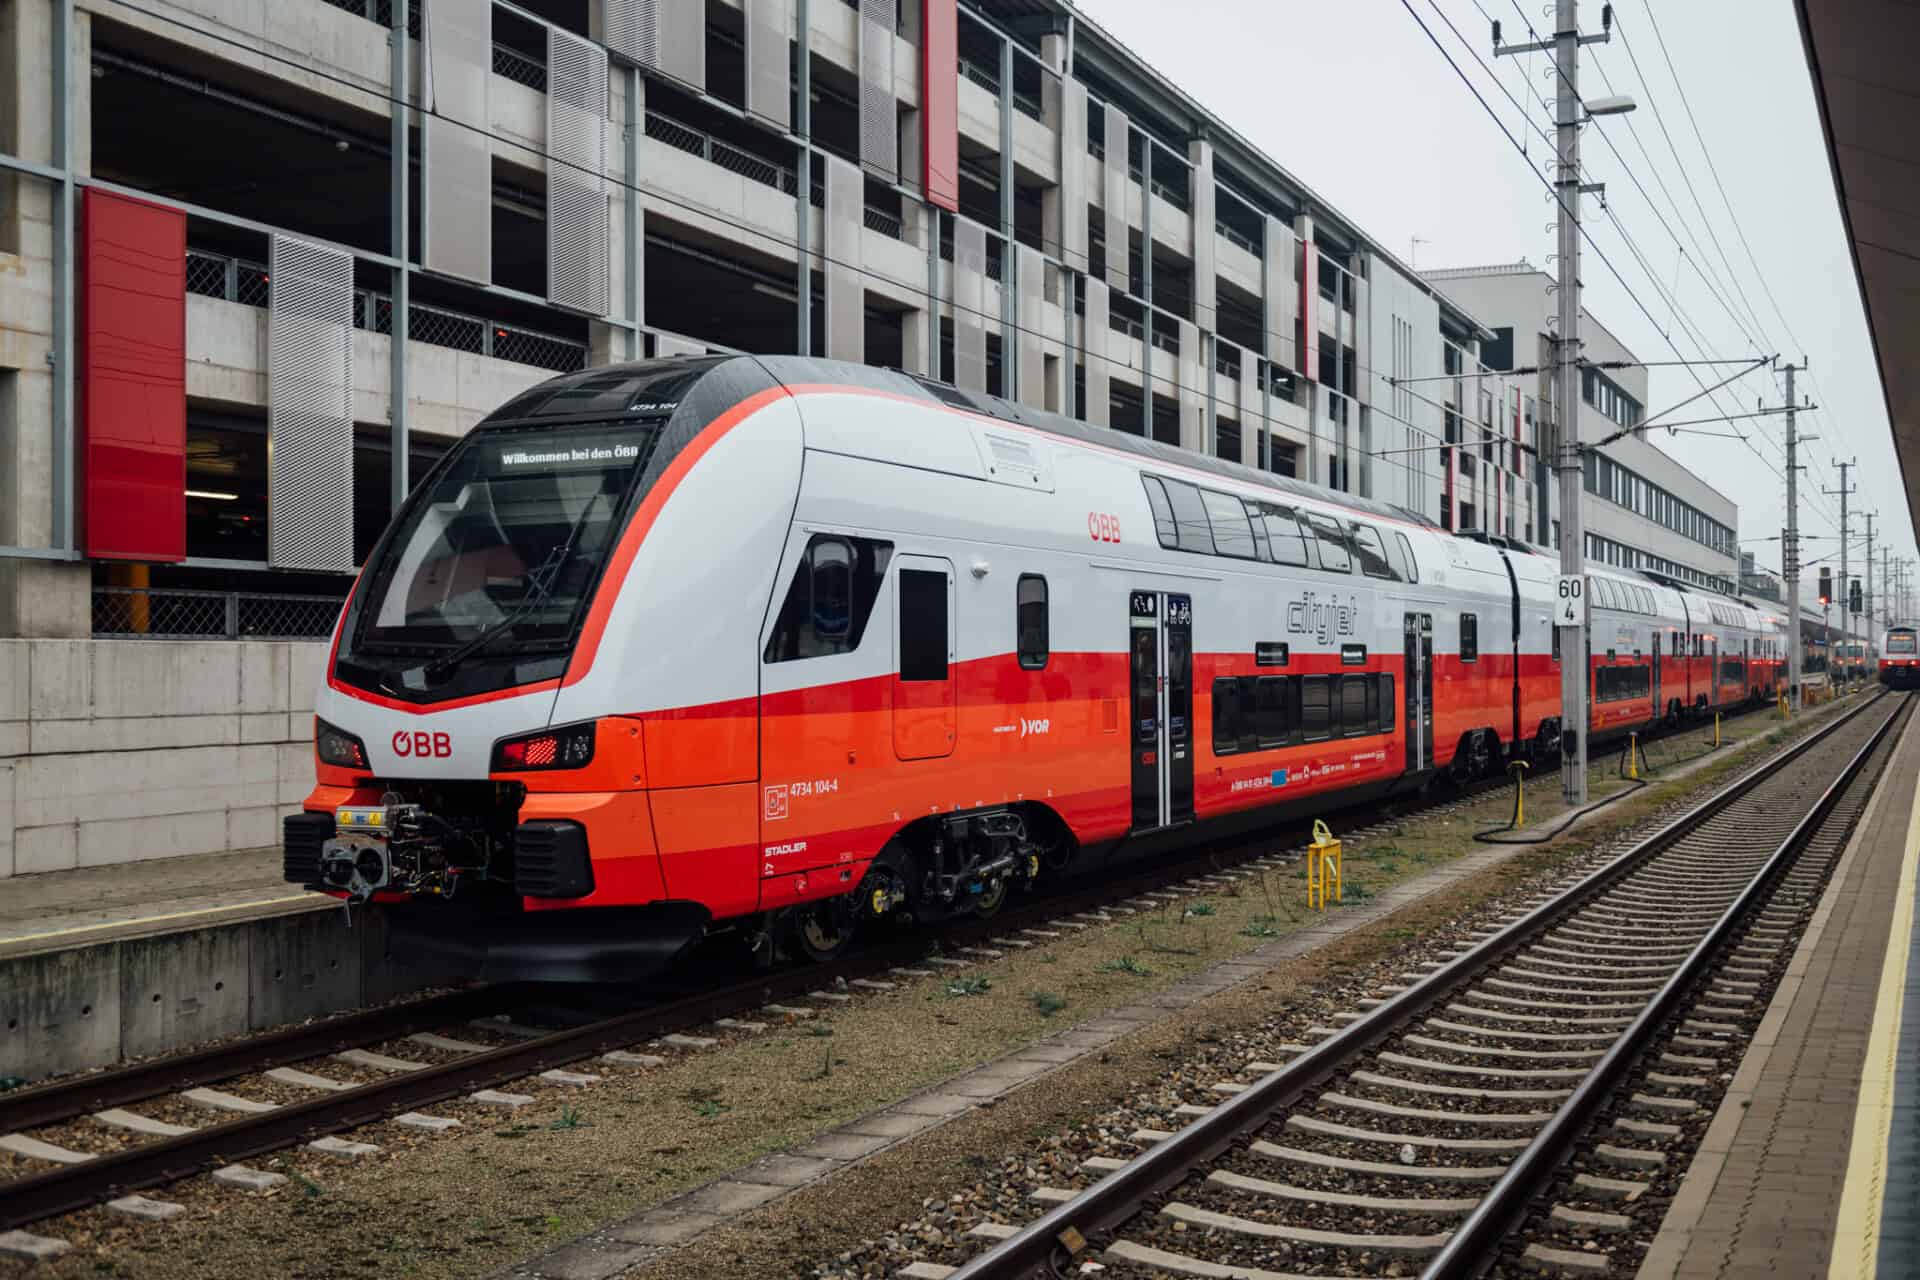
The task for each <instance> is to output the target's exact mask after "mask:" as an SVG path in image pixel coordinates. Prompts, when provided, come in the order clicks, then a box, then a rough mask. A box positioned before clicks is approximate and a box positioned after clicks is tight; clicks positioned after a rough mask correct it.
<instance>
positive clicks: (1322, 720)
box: [1300, 676, 1333, 742]
mask: <svg viewBox="0 0 1920 1280" xmlns="http://www.w3.org/2000/svg"><path fill="white" fill-rule="evenodd" d="M1331 683H1332V677H1330V676H1305V677H1302V679H1301V681H1300V730H1301V733H1302V735H1303V736H1304V737H1305V738H1306V740H1307V741H1308V742H1318V741H1320V740H1321V739H1323V738H1327V737H1331V736H1332V734H1333V723H1332V713H1333V708H1332V705H1331V698H1332V694H1333V691H1332V689H1331V688H1329V687H1328V686H1329V685H1330V684H1331Z"/></svg>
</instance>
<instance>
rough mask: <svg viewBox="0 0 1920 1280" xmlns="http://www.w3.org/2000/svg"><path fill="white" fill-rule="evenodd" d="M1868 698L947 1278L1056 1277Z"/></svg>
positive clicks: (1821, 738) (1838, 725)
mask: <svg viewBox="0 0 1920 1280" xmlns="http://www.w3.org/2000/svg"><path fill="white" fill-rule="evenodd" d="M1878 701H1879V699H1878V698H1877V697H1876V698H1874V699H1872V700H1871V701H1869V702H1866V703H1863V704H1862V705H1861V706H1859V707H1856V708H1854V709H1853V710H1851V711H1849V712H1847V713H1846V714H1845V715H1844V716H1841V717H1840V718H1838V719H1836V720H1834V721H1832V722H1831V723H1829V724H1826V725H1823V726H1822V727H1821V728H1820V729H1818V730H1816V731H1815V732H1813V733H1811V734H1809V735H1808V736H1807V737H1806V738H1804V739H1802V740H1801V741H1799V742H1797V743H1794V744H1793V745H1791V746H1789V747H1788V748H1786V749H1785V750H1784V751H1782V752H1779V753H1777V754H1775V755H1773V756H1771V757H1769V758H1767V759H1766V760H1763V761H1760V762H1758V763H1757V764H1755V765H1754V766H1753V768H1751V769H1749V770H1747V771H1746V772H1745V773H1743V774H1742V775H1741V776H1740V777H1739V778H1737V779H1735V780H1734V781H1733V782H1731V783H1729V784H1728V785H1726V786H1725V787H1722V788H1721V789H1720V790H1719V791H1716V792H1715V793H1714V794H1713V795H1711V796H1709V797H1707V798H1706V799H1705V800H1703V801H1701V802H1700V803H1699V804H1698V805H1695V806H1694V807H1693V808H1692V809H1689V810H1688V811H1687V812H1685V813H1683V814H1681V815H1679V816H1678V817H1676V818H1674V819H1673V820H1672V821H1670V822H1668V823H1667V824H1666V825H1665V826H1663V827H1661V828H1660V829H1659V830H1658V831H1655V832H1654V833H1652V834H1651V835H1649V836H1647V837H1646V838H1644V839H1643V840H1641V841H1640V842H1639V843H1637V844H1635V845H1634V846H1633V847H1632V848H1631V849H1628V850H1626V851H1624V852H1623V853H1621V854H1620V855H1619V856H1618V857H1616V858H1614V859H1612V860H1611V861H1610V862H1608V863H1607V864H1606V865H1605V866H1603V867H1600V868H1598V869H1596V870H1595V871H1593V872H1591V873H1590V874H1588V875H1587V876H1585V877H1584V878H1582V879H1581V880H1580V881H1579V882H1578V883H1576V884H1574V885H1572V886H1570V887H1568V888H1567V889H1566V890H1564V891H1562V892H1561V893H1560V894H1558V895H1557V896H1555V897H1554V898H1553V899H1552V900H1551V901H1548V902H1545V903H1542V904H1541V905H1540V906H1538V907H1536V908H1534V909H1533V910H1532V911H1530V912H1528V913H1527V914H1526V915H1524V916H1522V917H1521V918H1520V919H1518V920H1516V921H1514V922H1513V923H1512V924H1510V925H1508V926H1506V927H1505V928H1503V929H1501V930H1500V931H1499V932H1497V933H1495V934H1494V935H1492V936H1491V937H1488V938H1485V939H1483V940H1482V941H1481V942H1479V943H1477V944H1476V945H1474V946H1473V947H1471V948H1469V949H1468V950H1466V951H1464V952H1462V953H1461V954H1460V955H1458V956H1456V957H1454V958H1453V959H1452V960H1450V961H1448V962H1447V963H1446V964H1444V965H1442V966H1441V967H1440V968H1438V969H1436V970H1434V971H1433V972H1432V973H1431V974H1429V975H1427V976H1426V977H1425V978H1423V979H1421V980H1420V981H1418V982H1415V983H1413V984H1412V985H1411V986H1409V987H1408V988H1407V989H1406V990H1405V991H1402V992H1401V993H1399V994H1398V995H1395V996H1393V997H1391V998H1389V999H1388V1000H1386V1001H1385V1002H1384V1003H1382V1004H1380V1005H1378V1006H1376V1007H1375V1008H1374V1009H1373V1010H1372V1011H1371V1012H1370V1013H1368V1014H1366V1015H1365V1016H1363V1017H1361V1018H1359V1019H1357V1020H1356V1021H1354V1022H1352V1023H1349V1024H1348V1025H1347V1026H1346V1027H1345V1028H1344V1029H1343V1030H1342V1031H1341V1032H1340V1033H1339V1034H1337V1035H1332V1036H1328V1037H1326V1038H1325V1039H1323V1040H1321V1041H1320V1042H1319V1043H1318V1044H1316V1045H1314V1046H1313V1047H1312V1048H1310V1049H1308V1050H1307V1051H1306V1052H1305V1053H1303V1054H1301V1055H1300V1056H1298V1057H1297V1058H1295V1059H1293V1060H1292V1061H1291V1062H1289V1063H1287V1064H1286V1065H1285V1066H1283V1067H1281V1068H1280V1070H1278V1071H1275V1072H1273V1073H1272V1074H1270V1075H1268V1076H1266V1077H1264V1078H1263V1079H1261V1080H1259V1081H1258V1082H1256V1083H1255V1084H1253V1085H1252V1086H1251V1087H1249V1088H1248V1089H1246V1090H1245V1091H1244V1092H1242V1093H1238V1094H1235V1095H1234V1096H1233V1097H1231V1098H1228V1099H1227V1100H1226V1101H1224V1102H1222V1103H1220V1104H1219V1105H1217V1106H1215V1107H1214V1108H1213V1109H1212V1110H1210V1111H1209V1112H1207V1114H1206V1115H1204V1116H1200V1117H1198V1118H1197V1119H1195V1120H1194V1122H1193V1123H1192V1124H1189V1125H1188V1126H1186V1127H1185V1128H1184V1129H1181V1130H1180V1131H1178V1132H1177V1133H1175V1134H1174V1135H1173V1136H1171V1137H1169V1138H1163V1139H1161V1140H1160V1141H1159V1142H1157V1143H1155V1144H1154V1145H1153V1146H1152V1147H1150V1148H1149V1149H1148V1150H1147V1151H1146V1152H1144V1153H1143V1154H1141V1155H1140V1156H1138V1157H1137V1158H1135V1159H1133V1160H1131V1161H1129V1162H1127V1164H1126V1165H1124V1166H1122V1167H1121V1168H1119V1169H1116V1170H1114V1171H1113V1172H1112V1173H1110V1174H1108V1175H1107V1176H1106V1177H1104V1178H1102V1179H1101V1180H1100V1181H1098V1182H1096V1183H1094V1184H1093V1185H1092V1186H1091V1187H1088V1188H1087V1189H1086V1190H1085V1191H1082V1192H1081V1193H1080V1194H1079V1195H1077V1196H1075V1197H1074V1198H1073V1199H1072V1200H1069V1201H1067V1202H1066V1203H1065V1204H1061V1205H1058V1206H1056V1207H1055V1208H1053V1209H1051V1210H1049V1211H1047V1212H1046V1213H1045V1214H1043V1215H1041V1216H1040V1217H1039V1218H1037V1219H1035V1220H1034V1221H1033V1222H1031V1223H1029V1224H1027V1226H1025V1227H1023V1228H1022V1229H1021V1230H1020V1231H1018V1232H1016V1233H1015V1234H1014V1235H1011V1236H1008V1237H1007V1238H1006V1239H1005V1240H1003V1241H1001V1242H1000V1243H999V1244H997V1245H995V1246H994V1247H993V1248H991V1249H989V1250H988V1251H987V1252H985V1253H982V1254H979V1255H977V1256H976V1257H974V1258H973V1259H971V1260H970V1261H968V1262H966V1263H965V1264H963V1265H962V1266H961V1267H960V1268H959V1269H958V1270H956V1271H954V1272H953V1273H952V1275H950V1276H949V1277H948V1280H1014V1278H1015V1277H1022V1278H1024V1277H1027V1276H1041V1277H1047V1278H1048V1280H1051V1277H1053V1276H1054V1275H1056V1274H1058V1272H1057V1271H1056V1270H1055V1269H1054V1268H1053V1266H1052V1264H1053V1262H1054V1260H1055V1259H1056V1257H1060V1256H1070V1255H1072V1254H1074V1253H1076V1252H1078V1250H1079V1248H1080V1247H1081V1244H1082V1242H1084V1241H1085V1239H1086V1238H1087V1237H1089V1236H1090V1235H1092V1234H1093V1233H1095V1232H1099V1231H1105V1230H1109V1229H1111V1228H1113V1227H1116V1226H1118V1225H1119V1224H1120V1223H1122V1222H1124V1221H1126V1220H1127V1219H1128V1218H1130V1217H1132V1216H1133V1214H1134V1213H1135V1212H1137V1211H1138V1210H1139V1208H1140V1206H1141V1205H1143V1204H1145V1203H1146V1202H1147V1201H1148V1200H1149V1199H1151V1198H1152V1197H1153V1196H1155V1195H1158V1194H1160V1193H1161V1192H1163V1191H1167V1190H1169V1189H1171V1188H1172V1187H1175V1186H1177V1185H1178V1184H1179V1183H1180V1182H1181V1181H1183V1180H1184V1179H1185V1178H1186V1177H1187V1175H1188V1174H1189V1173H1191V1172H1192V1171H1193V1170H1194V1169H1195V1168H1198V1167H1201V1166H1203V1165H1205V1164H1208V1163H1210V1162H1212V1161H1213V1160H1215V1159H1216V1158H1218V1157H1219V1156H1220V1155H1221V1154H1222V1153H1224V1152H1225V1151H1227V1150H1228V1149H1229V1148H1230V1147H1232V1146H1233V1145H1235V1144H1236V1143H1237V1142H1239V1141H1240V1140H1241V1139H1242V1138H1243V1137H1245V1136H1246V1135H1247V1134H1249V1133H1252V1132H1255V1131H1257V1130H1259V1129H1261V1128H1263V1127H1264V1126H1265V1125H1266V1124H1267V1122H1268V1121H1269V1120H1270V1119H1271V1118H1272V1116H1273V1115H1274V1113H1276V1112H1278V1111H1280V1110H1282V1109H1283V1108H1285V1107H1288V1106H1290V1105H1292V1104H1293V1103H1294V1102H1295V1101H1296V1100H1297V1099H1299V1098H1300V1097H1301V1096H1302V1095H1303V1094H1305V1093H1306V1092H1307V1091H1308V1090H1310V1089H1312V1088H1314V1087H1315V1086H1317V1085H1319V1084H1321V1083H1323V1082H1325V1081H1326V1080H1327V1079H1328V1078H1330V1077H1332V1076H1333V1075H1335V1074H1336V1073H1337V1072H1339V1071H1340V1070H1342V1069H1343V1068H1344V1067H1346V1066H1347V1065H1348V1064H1349V1063H1350V1062H1351V1061H1352V1060H1353V1059H1354V1058H1356V1057H1358V1056H1360V1055H1361V1054H1364V1053H1366V1052H1367V1051H1369V1050H1371V1049H1373V1048H1374V1047H1375V1046H1376V1045H1378V1044H1380V1043H1381V1042H1382V1041H1384V1040H1386V1039H1388V1038H1389V1037H1391V1036H1393V1035H1394V1034H1396V1033H1397V1032H1399V1031H1400V1030H1401V1029H1402V1028H1403V1027H1405V1026H1406V1025H1407V1024H1408V1023H1410V1022H1412V1021H1413V1020H1414V1019H1416V1018H1418V1017H1419V1016H1421V1015H1422V1014H1424V1013H1425V1012H1426V1011H1427V1010H1428V1009H1429V1008H1431V1007H1433V1006H1434V1005H1436V1004H1438V1003H1440V1002H1441V1001H1442V1000H1444V999H1447V998H1448V997H1449V996H1450V994H1451V993H1452V992H1453V990H1454V989H1455V988H1457V987H1459V986H1461V985H1462V984H1464V983H1466V982H1468V981H1470V980H1472V979H1473V978H1474V977H1476V976H1478V975H1479V974H1480V973H1482V972H1483V971H1485V970H1487V969H1489V968H1492V967H1493V966H1494V965H1496V964H1497V963H1499V962H1500V961H1502V960H1504V959H1505V958H1507V957H1508V956H1509V955H1511V954H1512V953H1514V952H1516V951H1518V950H1520V949H1521V948H1522V947H1523V946H1525V945H1527V944H1528V943H1530V942H1531V941H1532V940H1533V939H1534V938H1535V937H1536V936H1537V935H1539V934H1541V933H1544V932H1545V931H1546V930H1547V929H1548V928H1550V927H1551V926H1552V925H1554V924H1556V923H1557V922H1559V921H1560V920H1561V919H1563V918H1564V917H1566V916H1568V915H1570V914H1572V913H1573V912H1575V911H1576V910H1578V909H1579V908H1580V907H1581V906H1582V905H1584V904H1585V903H1586V902H1587V901H1589V900H1590V899H1592V898H1594V897H1596V896H1598V895H1599V894H1601V893H1603V892H1605V891H1606V890H1607V889H1608V888H1610V887H1611V886H1612V885H1614V884H1615V883H1616V882H1618V881H1619V880H1621V879H1623V878H1625V877H1626V876H1627V875H1629V874H1631V873H1632V872H1633V871H1635V870H1637V869H1638V868H1639V867H1640V865H1641V864H1643V863H1645V862H1647V861H1648V860H1650V859H1651V858H1653V857H1655V856H1657V855H1658V854H1660V853H1662V852H1664V851H1666V850H1667V849H1668V848H1670V847H1672V846H1673V845H1674V844H1677V843H1678V842H1679V841H1680V840H1682V839H1684V838H1685V837H1686V836H1688V835H1690V834H1692V833H1693V832H1694V831H1696V830H1698V829H1699V828H1700V827H1701V826H1703V825H1704V824H1705V823H1706V822H1707V821H1708V820H1710V819H1712V818H1713V817H1715V816H1716V815H1718V814H1720V813H1721V812H1723V811H1725V810H1726V809H1728V808H1730V807H1731V806H1732V805H1734V804H1735V803H1737V802H1738V801H1740V800H1741V799H1743V798H1745V797H1746V796H1747V795H1748V794H1749V793H1751V792H1752V791H1753V790H1754V788H1756V787H1758V786H1759V785H1760V784H1761V783H1762V782H1764V781H1765V780H1766V779H1767V778H1768V777H1769V776H1771V775H1772V774H1773V773H1774V772H1775V771H1776V770H1778V769H1780V768H1781V767H1783V766H1786V765H1789V764H1792V763H1793V762H1794V761H1797V760H1799V759H1801V758H1802V757H1803V756H1805V755H1806V753H1807V752H1809V751H1811V750H1812V749H1813V748H1815V747H1817V746H1818V745H1820V744H1821V743H1823V742H1825V741H1826V740H1827V739H1828V738H1830V737H1831V736H1832V735H1833V734H1835V733H1837V732H1839V731H1840V730H1841V729H1842V728H1844V727H1845V726H1847V725H1849V724H1852V723H1853V722H1854V720H1855V719H1856V718H1857V717H1858V716H1860V715H1861V714H1863V713H1864V712H1865V711H1866V710H1867V709H1868V707H1871V706H1873V705H1875V704H1876V703H1877V702H1878Z"/></svg>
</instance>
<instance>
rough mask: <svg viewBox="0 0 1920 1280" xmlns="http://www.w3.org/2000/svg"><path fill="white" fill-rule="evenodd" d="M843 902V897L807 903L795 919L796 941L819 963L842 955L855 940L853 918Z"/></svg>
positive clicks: (810, 957)
mask: <svg viewBox="0 0 1920 1280" xmlns="http://www.w3.org/2000/svg"><path fill="white" fill-rule="evenodd" d="M839 904H840V899H838V898H829V899H828V900H827V901H825V902H819V903H815V904H814V905H813V906H811V907H803V908H801V909H800V912H799V913H798V915H797V917H796V918H795V920H794V929H793V941H794V945H795V946H796V947H797V948H798V949H799V951H800V954H801V955H803V956H805V957H806V958H807V959H809V960H811V961H813V962H814V963H815V964H825V963H826V962H827V961H829V960H834V959H838V958H839V956H840V953H841V952H843V951H845V950H846V949H847V947H848V945H849V944H851V943H852V942H853V921H852V920H851V919H849V918H848V917H849V915H850V913H849V912H847V911H845V910H843V909H842V908H841V906H840V905H839Z"/></svg>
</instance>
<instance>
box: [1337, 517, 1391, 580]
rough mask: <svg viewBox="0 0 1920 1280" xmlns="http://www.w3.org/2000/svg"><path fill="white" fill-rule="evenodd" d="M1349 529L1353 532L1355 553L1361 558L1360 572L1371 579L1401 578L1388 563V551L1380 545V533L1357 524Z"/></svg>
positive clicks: (1372, 528) (1369, 527)
mask: <svg viewBox="0 0 1920 1280" xmlns="http://www.w3.org/2000/svg"><path fill="white" fill-rule="evenodd" d="M1349 527H1350V529H1351V530H1352V532H1353V553H1354V554H1355V555H1357V556H1359V557H1360V572H1362V573H1364V574H1366V575H1367V576H1368V577H1369V578H1390V579H1397V578H1399V576H1400V575H1399V574H1397V573H1395V572H1394V571H1393V566H1392V565H1391V564H1390V563H1388V561H1387V552H1386V549H1385V548H1384V547H1382V546H1381V545H1380V531H1379V530H1377V529H1375V528H1374V527H1373V526H1372V525H1370V524H1359V523H1357V522H1356V523H1355V524H1353V525H1351V526H1349Z"/></svg>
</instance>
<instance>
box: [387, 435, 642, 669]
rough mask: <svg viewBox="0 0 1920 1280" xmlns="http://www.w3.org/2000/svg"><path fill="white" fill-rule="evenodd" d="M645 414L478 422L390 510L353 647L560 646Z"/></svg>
mask: <svg viewBox="0 0 1920 1280" xmlns="http://www.w3.org/2000/svg"><path fill="white" fill-rule="evenodd" d="M659 432H660V426H659V424H658V423H657V422H655V423H637V422H624V423H597V424H590V425H568V426H553V427H521V428H500V429H494V430H481V431H477V432H475V433H474V434H473V435H471V436H469V437H468V438H467V440H466V441H464V442H463V444H462V445H461V447H460V449H459V451H458V452H457V453H456V454H455V455H454V456H453V457H452V458H450V459H449V460H448V462H447V464H446V466H444V467H443V468H442V469H441V470H440V472H439V474H438V475H436V476H435V477H434V478H433V479H432V481H431V482H430V486H429V489H428V490H427V491H426V492H424V493H416V494H415V495H414V497H413V498H412V500H410V501H409V503H408V505H407V509H406V510H405V511H404V512H403V513H402V514H401V517H400V520H399V522H398V523H397V524H396V526H395V527H394V530H393V534H392V536H391V538H389V539H388V541H387V543H386V546H385V548H384V550H383V552H382V555H381V557H380V560H379V562H378V563H377V564H375V565H373V566H370V572H369V574H368V579H367V587H368V592H367V599H366V604H365V608H364V611H363V612H362V613H361V619H362V621H361V625H360V628H359V631H358V635H357V637H356V639H357V647H358V648H359V649H360V650H361V651H362V652H366V653H373V652H378V651H380V650H382V649H387V648H389V647H391V648H392V649H394V650H398V651H405V652H412V653H424V656H428V657H431V658H432V659H433V660H432V661H431V662H429V663H428V664H427V673H428V674H429V675H431V674H433V670H434V668H435V667H436V666H438V667H452V666H455V665H457V664H458V663H460V662H461V661H462V660H463V659H465V658H466V657H467V656H469V655H470V654H477V653H479V652H481V651H482V650H484V649H488V648H492V647H495V646H496V645H497V646H498V647H500V648H508V647H511V648H513V649H515V650H518V651H520V652H525V651H526V650H528V649H529V648H553V647H557V648H565V647H566V645H567V644H568V643H569V642H570V640H571V638H572V634H573V629H574V626H575V624H576V622H577V621H578V619H579V616H580V614H581V612H582V608H583V606H584V604H585V602H586V600H587V598H588V596H589V595H590V594H591V592H592V589H593V584H594V582H595V581H596V580H597V579H598V577H599V572H600V566H601V563H602V562H603V561H604V560H605V559H606V556H607V552H608V550H609V549H610V548H611V546H612V544H613V540H614V537H615V535H616V534H617V532H618V530H619V528H620V524H621V520H622V517H623V516H624V514H625V511H626V507H627V501H628V498H629V495H630V493H631V490H632V489H633V485H634V479H635V477H637V476H638V475H639V474H640V472H641V471H642V469H643V468H644V467H645V466H646V462H647V457H648V455H649V454H650V453H651V452H652V449H653V445H654V442H655V440H656V439H657V438H658V436H659Z"/></svg>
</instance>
